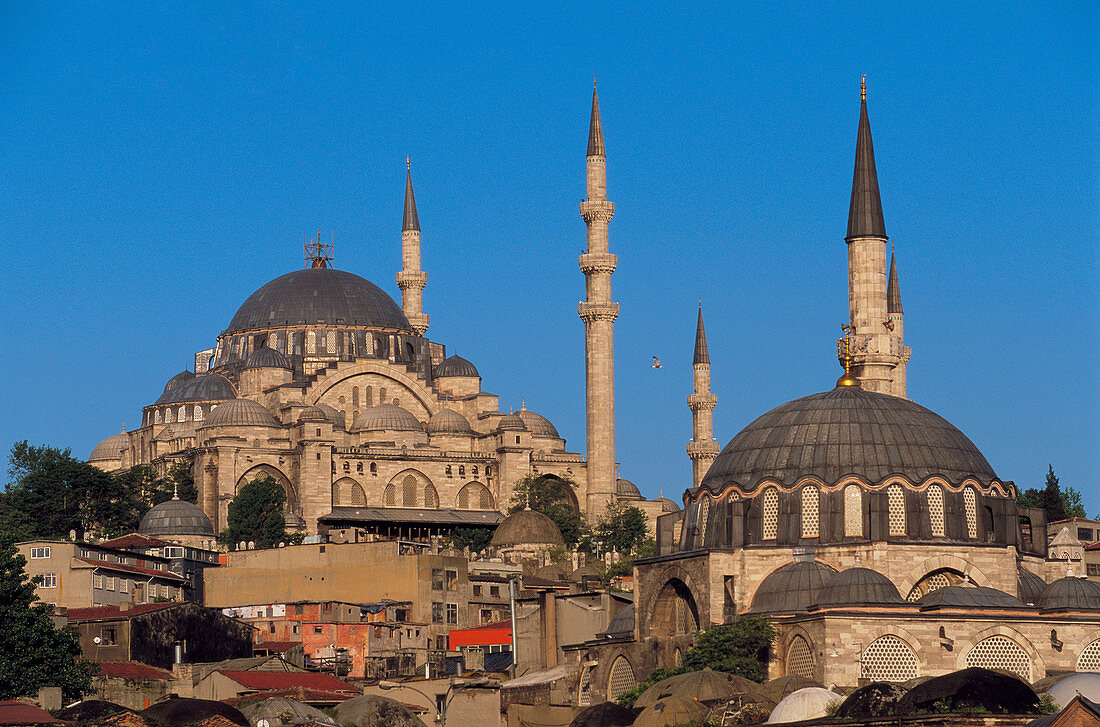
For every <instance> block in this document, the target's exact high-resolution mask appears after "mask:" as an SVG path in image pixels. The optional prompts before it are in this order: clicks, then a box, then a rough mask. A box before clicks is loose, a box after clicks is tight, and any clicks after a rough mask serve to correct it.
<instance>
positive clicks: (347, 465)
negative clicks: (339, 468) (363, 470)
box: [344, 460, 351, 472]
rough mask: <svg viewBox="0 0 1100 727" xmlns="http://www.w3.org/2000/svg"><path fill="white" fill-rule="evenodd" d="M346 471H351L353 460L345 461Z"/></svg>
mask: <svg viewBox="0 0 1100 727" xmlns="http://www.w3.org/2000/svg"><path fill="white" fill-rule="evenodd" d="M344 471H345V472H351V462H348V461H346V460H345V461H344Z"/></svg>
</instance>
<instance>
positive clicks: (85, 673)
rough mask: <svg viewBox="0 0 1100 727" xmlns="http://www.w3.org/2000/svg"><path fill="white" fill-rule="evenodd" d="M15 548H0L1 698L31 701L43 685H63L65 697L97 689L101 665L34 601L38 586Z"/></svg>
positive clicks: (70, 633)
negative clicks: (85, 656) (94, 678)
mask: <svg viewBox="0 0 1100 727" xmlns="http://www.w3.org/2000/svg"><path fill="white" fill-rule="evenodd" d="M26 564H27V561H26V559H25V558H23V556H22V555H20V554H19V552H18V551H17V550H16V549H15V546H14V545H13V544H10V543H9V544H0V654H3V657H2V658H0V699H14V698H16V697H32V696H36V695H37V694H38V689H39V688H40V687H47V686H59V687H61V691H62V694H63V695H64V696H65V698H66V699H78V698H80V697H81V696H83V695H85V694H88V693H90V692H91V691H92V675H93V674H95V672H96V669H97V667H96V666H95V664H92V663H91V662H88V661H85V660H84V659H83V658H82V657H81V651H80V642H79V641H78V640H77V638H76V634H75V633H74V632H73V631H71V630H69V629H59V628H57V627H56V626H54V624H53V621H51V620H50V617H49V613H48V611H47V609H46V606H45V604H43V603H35V601H36V600H37V598H36V596H35V593H34V586H35V583H34V581H32V580H31V579H30V578H28V577H27V574H26V572H24V570H23V566H25V565H26Z"/></svg>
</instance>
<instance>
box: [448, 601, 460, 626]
mask: <svg viewBox="0 0 1100 727" xmlns="http://www.w3.org/2000/svg"><path fill="white" fill-rule="evenodd" d="M447 623H449V624H458V604H457V603H448V604H447Z"/></svg>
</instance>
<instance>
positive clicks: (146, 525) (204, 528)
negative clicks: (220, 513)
mask: <svg viewBox="0 0 1100 727" xmlns="http://www.w3.org/2000/svg"><path fill="white" fill-rule="evenodd" d="M138 533H140V534H142V535H148V536H150V537H165V536H172V535H205V536H208V537H211V538H212V537H214V525H213V523H211V522H210V518H208V517H207V516H206V513H204V512H203V511H202V509H201V508H200V507H199V506H198V505H194V504H192V503H190V502H187V501H186V500H178V499H175V498H173V499H171V500H166V501H165V502H162V503H160V504H159V505H156V506H154V507H153V508H151V509H150V510H149V512H147V513H145V516H144V517H143V518H141V524H140V525H138Z"/></svg>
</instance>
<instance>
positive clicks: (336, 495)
mask: <svg viewBox="0 0 1100 727" xmlns="http://www.w3.org/2000/svg"><path fill="white" fill-rule="evenodd" d="M366 504H367V495H366V493H365V492H363V488H362V487H361V486H360V485H359V483H358V482H356V481H355V480H353V479H352V478H350V477H341V478H340V479H338V480H336V482H333V483H332V506H333V507H366Z"/></svg>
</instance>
